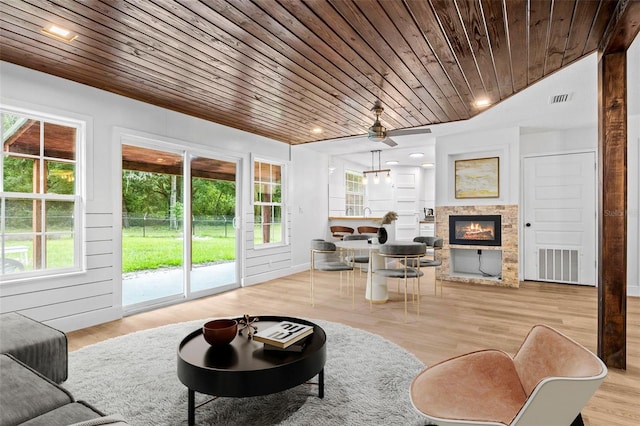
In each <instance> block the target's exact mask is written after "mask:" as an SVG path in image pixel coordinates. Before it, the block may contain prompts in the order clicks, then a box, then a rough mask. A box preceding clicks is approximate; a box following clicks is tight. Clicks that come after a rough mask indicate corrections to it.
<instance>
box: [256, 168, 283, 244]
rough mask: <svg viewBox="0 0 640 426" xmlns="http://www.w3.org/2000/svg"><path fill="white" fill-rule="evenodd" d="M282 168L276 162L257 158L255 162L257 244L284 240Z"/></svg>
mask: <svg viewBox="0 0 640 426" xmlns="http://www.w3.org/2000/svg"><path fill="white" fill-rule="evenodd" d="M282 169H283V166H282V165H281V164H275V163H271V162H267V161H264V160H258V159H256V160H255V161H254V163H253V176H254V177H253V217H254V243H255V244H256V245H262V244H272V243H282V242H283V241H284V226H283V217H282V211H283V200H282Z"/></svg>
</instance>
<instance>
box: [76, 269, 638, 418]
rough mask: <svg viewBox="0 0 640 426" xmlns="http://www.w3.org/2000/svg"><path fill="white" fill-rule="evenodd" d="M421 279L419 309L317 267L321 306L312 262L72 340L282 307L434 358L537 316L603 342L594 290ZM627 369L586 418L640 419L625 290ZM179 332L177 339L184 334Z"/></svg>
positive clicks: (633, 317) (523, 329) (525, 325)
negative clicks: (342, 284)
mask: <svg viewBox="0 0 640 426" xmlns="http://www.w3.org/2000/svg"><path fill="white" fill-rule="evenodd" d="M430 273H431V274H432V273H433V272H432V271H429V272H427V276H426V277H425V279H423V281H422V282H423V285H422V293H423V297H422V304H421V310H420V311H421V316H420V318H416V315H415V306H410V308H409V316H408V321H407V323H405V322H404V318H403V316H404V302H403V298H402V296H401V295H400V294H398V293H396V292H395V288H396V286H395V283H391V284H390V285H389V289H390V297H391V300H390V301H389V302H388V303H386V304H379V305H373V311H372V312H369V303H368V302H366V301H365V299H364V282H363V278H358V277H357V275H356V283H357V284H356V285H357V288H356V303H355V307H352V304H351V296H347V295H346V294H344V295H343V296H340V295H339V291H338V280H337V279H336V275H335V274H332V273H327V272H325V273H323V272H317V275H316V294H315V299H316V306H315V308H311V306H310V301H309V274H308V272H304V273H299V274H294V275H291V276H288V277H284V278H281V279H277V280H274V281H270V282H267V283H264V284H259V285H255V286H251V287H248V288H242V289H238V290H234V291H230V292H227V293H223V294H219V295H216V296H210V297H207V298H203V299H198V300H194V301H189V302H186V303H182V304H179V305H173V306H169V307H166V308H162V309H157V310H154V311H149V312H145V313H141V314H137V315H133V316H129V317H125V318H123V319H122V320H118V321H114V322H110V323H106V324H101V325H98V326H95V327H91V328H87V329H83V330H78V331H74V332H71V333H68V337H69V350H71V351H73V350H76V349H78V348H80V347H82V346H85V345H89V344H92V343H96V342H99V341H102V340H105V339H108V338H111V337H115V336H119V335H123V334H127V333H131V332H134V331H137V330H143V329H147V328H152V327H157V326H161V325H164V324H170V323H175V322H181V321H189V320H194V319H204V318H209V317H226V316H241V315H243V314H245V313H248V314H250V315H252V316H254V315H257V316H260V315H266V314H275V315H278V314H281V315H292V316H304V317H307V318H318V319H324V320H329V321H336V322H340V323H343V324H347V325H350V326H352V327H356V328H360V329H364V330H368V331H370V332H372V333H376V334H379V335H381V336H384V337H385V338H387V339H388V340H391V341H393V342H395V343H397V344H398V345H400V346H402V347H404V348H405V349H406V350H407V351H409V352H412V353H413V354H415V355H416V356H417V357H418V358H420V359H421V360H422V361H423V362H424V363H425V364H427V365H431V364H434V363H436V362H439V361H441V360H444V359H446V358H449V357H452V356H455V355H459V354H462V353H465V352H469V351H473V350H477V349H483V348H497V349H502V350H505V351H507V352H509V353H514V352H515V351H517V349H518V347H519V345H520V343H521V342H522V340H523V339H524V337H525V336H526V334H527V332H528V331H529V329H530V328H531V326H532V325H534V324H537V323H545V324H548V325H550V326H552V327H555V328H557V329H558V330H560V331H562V332H563V333H565V334H567V335H568V336H570V337H572V338H573V339H575V340H577V341H578V342H580V343H582V344H583V345H584V346H586V347H587V348H589V349H591V350H592V351H594V352H595V351H596V344H597V290H596V289H595V288H593V287H581V286H572V285H563V284H548V283H537V282H524V283H522V285H521V286H520V288H519V289H510V288H499V287H489V286H481V285H472V284H463V283H453V282H445V283H444V294H443V296H440V295H439V293H438V296H434V295H433V277H432V276H430V275H429V274H430ZM627 310H628V318H627V370H613V369H610V370H609V374H608V376H607V378H606V379H605V381H604V383H603V384H602V386H600V388H599V390H598V391H597V392H596V394H595V395H594V396H593V398H592V399H591V400H590V401H589V403H588V404H587V406H586V407H585V408H584V410H583V417H584V420H585V424H586V425H588V426H599V425H607V426H613V425H620V426H631V425H637V424H640V408H639V404H638V401H640V298H628V306H627ZM177 343H178V342H176V344H177Z"/></svg>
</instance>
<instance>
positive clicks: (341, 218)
mask: <svg viewBox="0 0 640 426" xmlns="http://www.w3.org/2000/svg"><path fill="white" fill-rule="evenodd" d="M329 220H361V221H362V220H373V221H380V220H382V218H381V217H364V216H329Z"/></svg>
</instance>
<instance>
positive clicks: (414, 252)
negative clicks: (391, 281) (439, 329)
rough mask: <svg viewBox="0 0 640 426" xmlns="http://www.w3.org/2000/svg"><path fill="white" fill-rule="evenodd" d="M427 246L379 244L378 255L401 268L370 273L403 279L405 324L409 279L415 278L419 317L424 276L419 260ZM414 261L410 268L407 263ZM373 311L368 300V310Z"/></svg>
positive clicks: (371, 304) (418, 244)
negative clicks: (398, 264)
mask: <svg viewBox="0 0 640 426" xmlns="http://www.w3.org/2000/svg"><path fill="white" fill-rule="evenodd" d="M426 249H427V246H426V245H425V244H424V243H416V242H411V243H390V244H381V245H380V248H379V255H380V256H382V257H385V258H390V259H395V260H399V261H400V265H402V266H401V267H397V268H388V267H385V268H380V269H375V270H374V271H372V272H373V273H375V274H377V275H381V276H384V277H387V278H398V279H404V321H405V322H407V303H408V301H407V285H408V279H409V278H415V279H416V281H417V285H416V288H417V299H418V303H417V311H416V312H417V316H418V317H420V277H421V276H423V275H424V272H422V271H421V270H420V261H419V260H420V258H421V257H423V256H424V255H425V253H426ZM410 260H414V261H415V264H416V266H415V267H411V266H408V265H409V261H410ZM412 300H415V293H414V294H413V296H412ZM372 309H373V301H372V299H370V300H369V310H370V311H371V310H372Z"/></svg>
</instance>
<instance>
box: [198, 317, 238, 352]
mask: <svg viewBox="0 0 640 426" xmlns="http://www.w3.org/2000/svg"><path fill="white" fill-rule="evenodd" d="M237 333H238V321H236V320H233V319H216V320H212V321H209V322H207V323H205V325H203V326H202V335H203V336H204V340H206V341H207V343H208V344H210V345H211V346H225V345H228V344H229V343H231V341H232V340H233V339H234V337H236V334H237Z"/></svg>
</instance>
